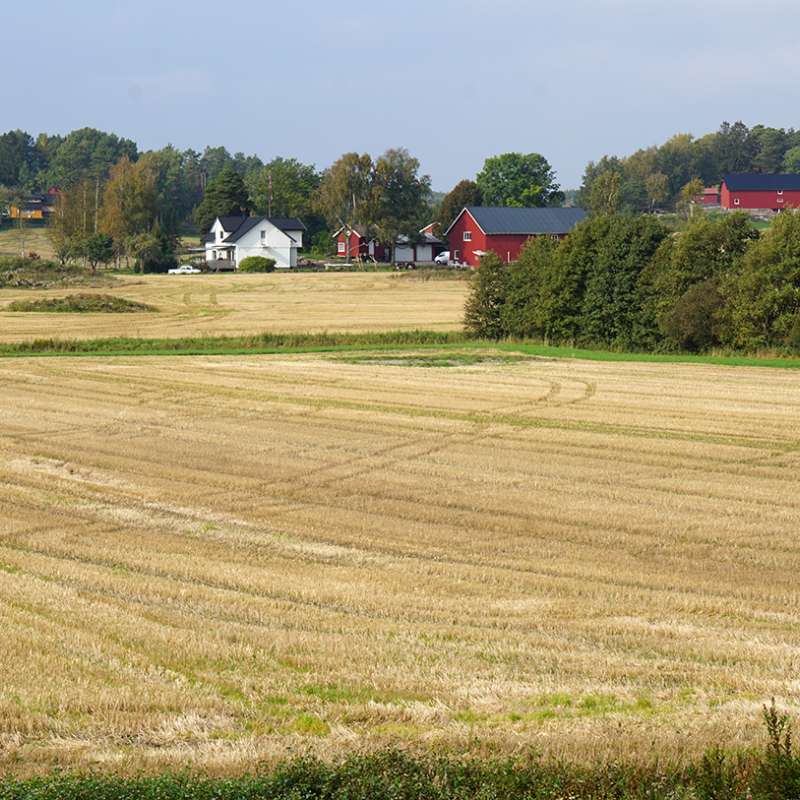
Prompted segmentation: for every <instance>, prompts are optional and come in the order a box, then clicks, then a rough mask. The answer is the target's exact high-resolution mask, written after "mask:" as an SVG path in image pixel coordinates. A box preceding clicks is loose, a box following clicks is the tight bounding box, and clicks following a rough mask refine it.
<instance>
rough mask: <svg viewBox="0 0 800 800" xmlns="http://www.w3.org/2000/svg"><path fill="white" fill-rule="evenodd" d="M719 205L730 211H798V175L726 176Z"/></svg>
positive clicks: (799, 206) (799, 204)
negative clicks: (792, 209)
mask: <svg viewBox="0 0 800 800" xmlns="http://www.w3.org/2000/svg"><path fill="white" fill-rule="evenodd" d="M720 205H721V206H722V207H723V208H727V209H730V210H731V211H736V210H745V209H758V210H759V211H783V209H784V208H800V175H795V174H784V175H761V174H759V173H738V174H731V175H726V176H725V178H724V179H723V181H722V188H721V190H720Z"/></svg>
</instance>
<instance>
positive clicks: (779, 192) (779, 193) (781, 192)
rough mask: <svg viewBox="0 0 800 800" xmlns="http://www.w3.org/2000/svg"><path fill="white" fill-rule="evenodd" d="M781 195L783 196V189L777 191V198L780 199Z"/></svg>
mask: <svg viewBox="0 0 800 800" xmlns="http://www.w3.org/2000/svg"><path fill="white" fill-rule="evenodd" d="M782 194H783V189H778V197H780V196H781V195H782Z"/></svg>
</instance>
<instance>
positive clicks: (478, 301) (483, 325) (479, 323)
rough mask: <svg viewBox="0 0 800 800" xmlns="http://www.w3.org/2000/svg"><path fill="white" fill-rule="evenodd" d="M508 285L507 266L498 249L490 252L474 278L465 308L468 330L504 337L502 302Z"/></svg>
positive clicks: (483, 335)
mask: <svg viewBox="0 0 800 800" xmlns="http://www.w3.org/2000/svg"><path fill="white" fill-rule="evenodd" d="M507 289H508V269H507V268H506V266H505V264H503V262H502V261H501V260H500V257H499V256H497V255H496V254H495V253H487V254H486V255H485V256H484V257H483V258H482V259H481V265H480V266H479V267H478V270H477V272H476V273H475V275H474V276H473V278H472V281H471V284H470V289H469V296H468V297H467V302H466V306H465V309H464V328H465V329H466V331H467V333H469V334H471V335H473V336H479V337H481V338H484V339H502V338H503V336H504V335H505V328H504V326H503V306H504V305H505V302H506V293H507Z"/></svg>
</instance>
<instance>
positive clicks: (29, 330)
mask: <svg viewBox="0 0 800 800" xmlns="http://www.w3.org/2000/svg"><path fill="white" fill-rule="evenodd" d="M80 291H81V292H84V293H87V294H92V293H95V294H111V295H114V296H118V297H123V298H125V299H127V300H133V301H135V302H139V303H145V304H147V305H151V306H154V307H155V308H157V309H158V311H157V312H153V313H142V314H72V315H67V314H31V313H14V312H10V311H7V310H6V309H7V307H8V305H9V304H10V303H11V302H13V301H15V300H23V301H24V300H30V299H32V298H34V297H35V299H43V298H48V297H63V296H64V295H65V294H66V292H65V290H64V289H63V288H59V289H48V290H36V291H31V290H30V289H0V341H3V342H17V341H25V340H27V339H36V338H48V337H51V336H59V337H61V338H70V339H92V338H102V337H113V336H133V337H148V338H167V337H169V338H175V337H181V336H203V335H209V336H211V335H229V336H237V335H246V334H257V333H263V332H264V331H275V332H280V333H287V332H290V333H317V332H325V331H328V332H331V331H344V332H363V331H382V330H414V329H417V328H422V329H425V330H437V331H443V330H456V329H458V328H460V327H461V319H462V316H463V308H464V298H465V297H466V293H467V282H466V281H465V280H455V279H454V280H437V281H422V280H415V279H414V276H408V275H399V274H396V273H390V272H389V273H387V272H348V273H305V274H302V273H300V274H297V273H291V274H285V273H272V274H269V275H259V274H253V275H246V274H217V275H207V274H203V275H142V276H127V275H126V276H119V277H117V284H116V285H114V286H111V287H107V286H104V287H101V288H98V289H85V288H81V290H80Z"/></svg>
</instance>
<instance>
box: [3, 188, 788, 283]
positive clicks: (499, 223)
mask: <svg viewBox="0 0 800 800" xmlns="http://www.w3.org/2000/svg"><path fill="white" fill-rule="evenodd" d="M57 199H58V190H57V189H51V190H50V191H49V192H47V193H46V194H42V195H32V196H31V197H30V198H28V200H27V201H26V202H25V203H24V204H20V205H19V207H17V206H13V205H12V206H11V207H10V208H9V216H10V217H11V218H12V219H26V220H36V221H46V220H47V218H48V217H49V216H50V215H51V214H52V213H53V212H54V209H55V205H56V202H57ZM695 203H696V204H697V205H701V206H702V207H703V208H705V209H707V210H715V209H719V210H724V211H749V212H767V213H779V212H781V211H784V210H785V209H798V208H800V174H773V175H770V174H760V173H740V174H731V175H726V176H725V177H724V178H723V180H722V183H721V184H720V185H719V186H710V187H707V188H705V189H704V190H703V193H702V195H700V196H699V197H697V198H695ZM585 216H586V212H585V211H584V210H583V209H580V208H507V207H488V206H468V207H466V208H463V209H462V210H461V211H460V212H459V213H458V215H457V216H456V218H455V219H454V220H453V221H452V223H451V224H450V226H449V227H448V228H447V230H445V231H442V232H441V233H438V232H437V231H436V228H435V226H434V224H433V223H431V224H430V225H427V226H425V227H424V228H422V230H420V231H419V232H418V234H417V235H416V236H414V237H408V236H400V237H398V238H397V240H396V241H395V242H393V243H392V245H391V246H387V244H386V243H385V242H381V241H379V240H377V239H376V238H374V237H371V236H369V235H368V233H367V231H366V229H364V228H362V227H359V226H358V225H353V226H352V227H346V226H345V227H342V228H340V229H339V230H337V231H336V232H335V233H334V234H333V238H334V239H335V240H336V255H337V257H339V258H340V259H342V260H347V261H351V260H356V261H371V262H388V261H393V262H394V263H397V264H409V265H412V264H418V263H431V262H433V261H435V260H436V259H437V258H438V259H441V257H442V255H443V254H446V261H447V262H448V263H451V264H459V265H464V266H469V267H477V266H478V264H480V260H481V258H482V257H483V256H484V255H486V254H487V253H489V252H493V253H496V254H497V255H498V256H499V257H500V258H501V259H502V260H503V261H507V262H511V261H515V260H516V259H517V257H518V256H519V254H520V251H521V250H522V248H523V246H524V245H525V242H527V241H528V239H530V238H531V237H536V236H549V237H552V238H554V239H563V238H564V237H565V236H567V235H568V234H569V232H570V231H571V230H572V229H573V228H574V227H575V226H576V225H577V224H578V223H579V222H580V221H581V220H582V219H584V218H585ZM305 232H306V227H305V225H304V224H303V223H302V221H301V220H299V219H296V218H281V217H266V216H262V217H251V216H247V215H239V216H226V217H218V218H217V219H216V220H215V221H214V224H213V226H212V227H211V230H210V231H209V232H208V233H207V234H206V236H205V237H204V239H203V243H202V247H201V248H199V250H200V252H201V253H202V254H203V257H204V259H205V261H206V263H207V265H208V266H209V268H211V269H236V267H237V265H238V264H239V263H241V261H242V260H243V259H245V258H247V257H248V256H266V257H268V258H272V259H274V261H275V265H276V266H277V267H281V268H291V267H296V266H297V264H298V261H299V252H300V250H301V249H302V247H303V234H304V233H305Z"/></svg>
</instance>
